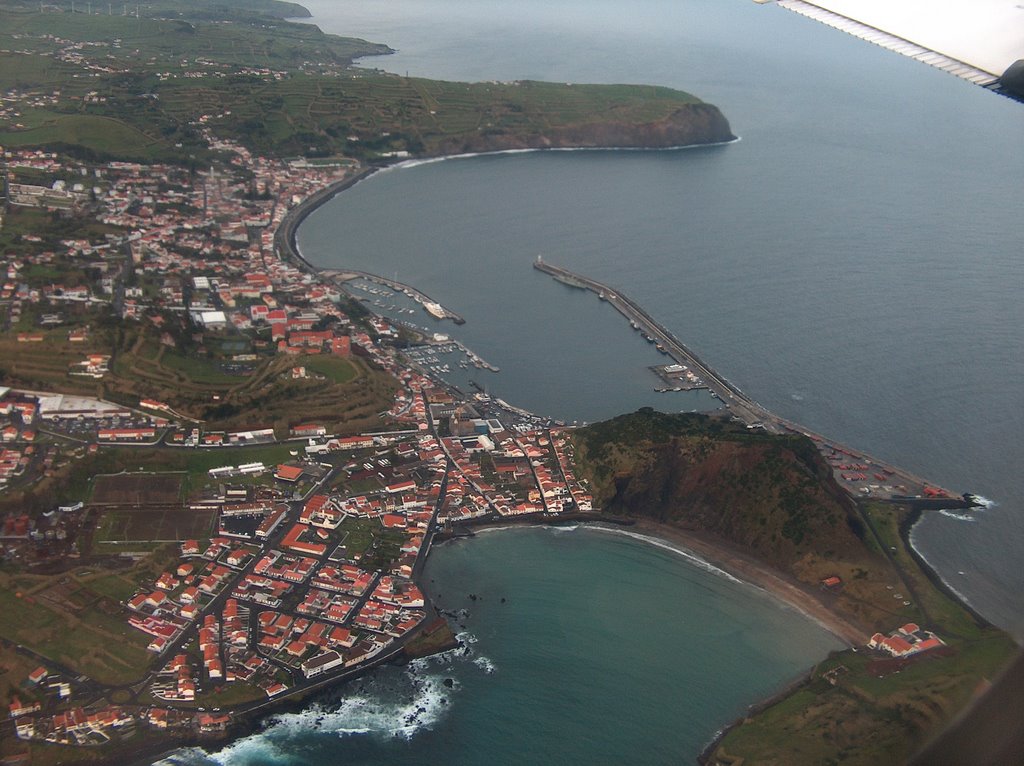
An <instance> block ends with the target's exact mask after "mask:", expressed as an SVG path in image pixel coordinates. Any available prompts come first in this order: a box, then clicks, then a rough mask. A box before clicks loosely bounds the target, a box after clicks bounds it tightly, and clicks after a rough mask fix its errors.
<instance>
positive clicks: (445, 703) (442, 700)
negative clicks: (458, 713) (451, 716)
mask: <svg viewBox="0 0 1024 766" xmlns="http://www.w3.org/2000/svg"><path fill="white" fill-rule="evenodd" d="M441 704H442V705H447V704H448V698H447V697H441Z"/></svg>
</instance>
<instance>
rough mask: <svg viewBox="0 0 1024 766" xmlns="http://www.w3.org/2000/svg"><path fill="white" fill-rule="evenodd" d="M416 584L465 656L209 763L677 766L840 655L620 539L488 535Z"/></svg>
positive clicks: (382, 684)
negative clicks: (762, 702) (445, 616)
mask: <svg viewBox="0 0 1024 766" xmlns="http://www.w3.org/2000/svg"><path fill="white" fill-rule="evenodd" d="M425 576H426V584H427V586H428V589H429V591H430V593H431V595H432V596H433V597H434V598H435V599H436V600H437V602H438V603H439V604H440V605H441V606H442V607H443V608H444V609H446V610H449V611H451V612H452V613H455V614H456V615H457V617H456V618H455V619H454V623H455V625H456V626H457V628H458V630H459V631H460V635H461V637H462V638H463V639H464V640H465V641H466V646H467V650H466V651H465V652H463V651H456V652H452V653H450V654H449V655H446V656H444V657H442V658H438V659H433V660H426V661H420V662H418V663H415V664H414V666H413V668H410V669H398V668H388V669H385V670H383V671H380V672H377V673H375V674H373V675H372V676H371V677H370V678H369V679H368V680H366V681H362V682H357V683H353V684H349V685H347V686H345V687H343V688H341V689H339V690H337V692H336V693H335V694H334V695H333V696H330V697H328V698H325V699H324V700H322V701H321V702H320V703H319V704H318V705H315V706H313V707H311V708H310V709H308V710H306V711H305V712H303V713H299V714H291V715H284V716H279V717H276V718H272V719H271V720H270V721H269V722H268V725H267V727H266V729H265V731H264V732H263V733H261V734H258V735H254V736H252V737H248V738H246V739H244V740H241V741H240V742H238V743H237V744H235V745H232V746H231V747H229V748H227V749H226V750H225V751H223V752H221V753H219V754H216V755H214V756H213V757H212V758H213V760H215V761H216V762H219V763H222V764H227V765H229V766H233V765H234V764H239V765H241V764H246V765H249V764H265V763H281V764H285V763H286V764H321V763H337V764H377V763H395V764H437V763H448V764H474V763H482V762H490V763H496V764H518V763H590V764H596V763H606V764H659V763H664V764H668V763H679V762H680V761H683V762H686V761H690V760H691V759H692V758H693V757H694V756H695V755H696V754H697V753H698V752H699V751H700V749H701V748H702V747H703V745H704V744H705V743H706V742H707V741H708V740H709V739H710V738H711V736H712V734H713V733H714V731H715V730H716V728H718V727H720V726H722V725H724V724H726V723H728V722H730V721H731V720H733V719H734V718H736V717H737V716H739V715H740V714H742V712H743V711H744V710H745V708H746V706H747V705H748V704H749V703H750V702H752V701H754V700H756V699H758V698H760V697H762V696H766V695H768V694H770V693H772V692H773V691H775V690H777V689H778V688H780V686H781V685H782V684H783V683H784V682H786V681H788V680H790V679H792V678H794V677H796V676H797V675H799V674H800V673H801V672H803V671H805V670H807V669H808V668H809V667H810V666H811V665H813V664H814V662H816V661H817V660H819V659H821V658H822V657H824V656H825V654H827V652H828V651H830V650H831V649H834V648H838V647H839V646H840V644H839V642H837V641H836V639H834V638H833V637H831V636H829V635H828V634H827V633H825V632H824V631H822V630H821V628H820V627H818V626H817V625H816V624H815V623H813V622H811V621H810V620H808V619H807V618H805V617H803V616H802V615H800V614H798V613H796V612H794V611H792V610H790V609H787V608H784V607H781V606H780V605H779V604H778V603H776V602H774V601H772V600H770V599H769V598H768V596H767V595H766V594H765V593H764V592H762V591H759V590H757V589H755V588H753V587H751V586H749V585H746V584H742V583H738V582H736V581H734V580H732V579H730V578H727V577H724V576H721V575H717V574H713V573H711V572H709V571H708V568H707V567H706V566H701V565H698V564H695V563H694V562H693V561H692V560H690V559H688V558H686V557H684V556H681V555H680V554H679V553H677V552H674V551H671V550H668V549H666V548H664V547H656V546H654V545H651V544H650V543H648V542H644V541H641V540H638V539H634V538H631V537H629V536H626V535H624V534H622V533H620V532H616V531H611V532H609V531H600V530H596V529H590V528H583V527H581V528H577V529H550V528H516V529H509V530H499V531H491V532H485V533H483V534H480V535H478V536H477V537H476V538H475V539H473V540H465V541H459V542H457V543H449V544H446V545H444V546H442V547H441V548H439V549H437V550H435V551H434V552H433V553H432V554H431V559H430V563H429V566H428V568H427V571H426V575H425ZM474 597H475V598H474ZM446 680H450V685H451V688H449V687H448V686H446V683H445V682H446ZM182 760H187V761H189V762H193V763H194V762H197V761H204V760H206V759H205V758H202V756H201V755H200V754H199V753H191V754H188V755H187V756H184V757H183V758H182Z"/></svg>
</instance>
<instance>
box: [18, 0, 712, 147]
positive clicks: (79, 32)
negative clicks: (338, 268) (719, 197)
mask: <svg viewBox="0 0 1024 766" xmlns="http://www.w3.org/2000/svg"><path fill="white" fill-rule="evenodd" d="M231 5H232V6H233V7H230V8H228V7H225V5H224V4H206V3H196V2H186V1H185V0H166V1H165V2H162V3H148V4H141V5H140V6H139V8H140V12H139V16H138V17H135V16H124V15H117V14H114V15H107V14H105V13H103V14H93V15H88V14H85V13H81V12H78V13H74V14H72V13H70V12H68V11H70V3H69V4H68V7H67V8H64V9H62V7H61V6H60V5H44V6H43V8H44V11H43V12H40V10H39V6H38V4H35V5H33V4H29V3H19V2H11V0H7V2H0V90H3V91H12V92H15V93H17V94H18V96H19V98H18V100H17V101H15V102H11V103H10V104H9V107H10V110H9V112H7V113H5V114H4V115H3V116H4V117H5V119H0V145H9V146H40V145H46V146H61V147H76V148H77V149H78V151H79V152H82V153H88V154H91V155H93V156H96V157H99V158H106V157H119V158H132V159H142V160H146V159H163V160H168V159H169V160H178V161H186V160H189V159H199V160H200V161H201V160H202V159H203V158H204V156H205V154H206V152H207V149H206V146H205V142H204V141H203V140H202V137H201V130H202V127H201V126H203V125H209V126H210V127H212V128H213V129H214V131H215V133H216V134H217V135H218V136H221V137H224V138H231V139H235V140H238V141H240V142H242V143H243V144H245V145H246V146H248V147H249V148H250V149H252V150H254V151H256V152H259V153H261V154H268V155H278V156H290V155H305V156H326V155H331V154H336V153H339V152H341V153H345V154H348V155H350V156H356V157H361V158H367V159H373V158H378V157H380V156H381V155H382V154H386V153H388V152H395V151H408V152H411V153H413V154H419V155H433V154H442V153H454V152H461V151H481V150H488V149H508V148H523V147H542V146H669V145H679V144H688V143H708V142H715V141H723V140H728V139H730V138H731V137H732V134H731V133H730V131H729V126H728V123H727V122H726V120H725V118H724V117H722V115H721V114H720V113H719V112H718V110H717V109H716V108H715V107H713V106H710V105H708V104H703V103H701V102H700V101H699V99H696V98H694V97H693V96H691V95H689V94H686V93H682V92H680V91H675V90H672V89H669V88H654V87H644V86H632V85H607V86H604V85H602V86H593V85H566V84H548V83H534V82H522V83H475V84H467V83H454V82H438V81H432V80H424V79H419V78H405V77H399V76H396V75H389V74H385V73H381V72H375V71H372V70H368V69H358V68H353V67H352V66H351V64H352V62H353V60H354V59H356V58H359V57H363V56H372V55H379V54H384V53H388V52H390V49H389V48H388V47H387V46H386V45H380V44H376V43H369V42H366V41H364V40H358V39H352V38H343V37H337V36H335V35H327V34H324V33H323V32H321V31H320V29H318V28H317V27H315V26H313V25H310V24H298V23H294V22H289V21H285V20H282V19H279V18H272V17H271V16H268V15H265V13H262V12H260V11H265V10H266V9H265V8H263V6H264V5H266V4H265V3H262V2H261V3H257V2H255V0H251V1H250V2H243V0H237V2H234V3H232V4H231ZM257 7H258V10H251V9H252V8H257Z"/></svg>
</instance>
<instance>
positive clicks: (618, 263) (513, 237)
mask: <svg viewBox="0 0 1024 766" xmlns="http://www.w3.org/2000/svg"><path fill="white" fill-rule="evenodd" d="M307 5H308V6H309V7H310V9H311V10H312V11H313V13H314V19H313V21H314V22H315V23H318V24H320V25H321V26H322V27H323V28H324V29H325V30H327V31H331V32H336V33H342V34H352V35H357V36H361V37H365V38H367V39H371V40H374V41H380V42H385V43H388V44H389V45H391V46H392V47H394V48H396V49H398V51H399V52H398V54H396V55H394V56H390V57H383V58H377V59H373V60H367V61H366V62H364V64H365V65H367V66H377V67H381V68H386V69H388V70H389V71H392V72H396V73H399V74H405V73H406V72H408V73H409V74H410V75H422V76H429V77H439V78H448V79H501V80H507V79H517V78H541V79H549V80H556V81H575V82H584V81H587V82H649V83H656V84H662V85H669V86H674V87H678V88H681V89H684V90H689V91H691V92H694V93H696V94H697V95H699V96H701V97H702V98H704V99H706V100H708V101H711V102H713V103H715V104H717V105H719V106H720V107H721V108H722V110H723V111H724V112H725V114H726V116H727V117H728V118H729V119H730V121H731V123H732V126H733V131H734V132H735V133H736V134H737V135H739V136H741V137H742V140H741V141H740V142H738V143H735V144H732V145H729V146H724V147H713V148H705V149H693V150H683V151H672V152H568V153H565V152H545V153H531V154H516V155H502V156H491V157H479V158H472V159H462V160H449V161H445V162H439V163H431V164H420V165H417V166H415V167H407V168H403V169H394V170H390V171H387V172H384V173H380V174H378V175H376V176H374V177H373V178H371V179H370V180H368V181H366V182H363V183H361V184H359V185H358V186H356V187H355V188H353V189H351V190H350V191H348V192H346V193H344V194H343V195H341V196H339V197H338V198H336V199H335V200H334V201H333V202H332V203H330V204H329V205H328V206H326V207H324V208H323V209H322V210H321V211H319V212H318V213H317V214H314V215H312V216H311V217H310V218H309V219H308V221H307V222H306V223H305V224H304V225H303V227H302V229H301V231H300V233H299V242H300V247H301V249H302V252H303V254H304V255H305V256H306V257H307V258H308V259H310V260H311V261H313V262H315V263H317V264H320V265H323V266H325V267H338V266H348V267H354V268H360V269H365V270H367V271H371V272H377V273H380V274H384V275H387V276H391V277H397V278H398V279H400V280H402V281H406V282H409V283H411V284H415V285H416V286H417V287H419V288H421V289H423V290H424V291H425V292H427V293H428V294H429V295H431V296H432V297H434V298H435V299H437V300H439V301H440V302H442V303H443V304H445V305H446V306H449V307H450V308H452V309H454V310H456V311H458V312H459V313H460V314H462V315H463V316H464V317H465V318H466V320H467V323H466V324H465V325H464V326H462V327H459V328H455V327H453V326H452V325H451V324H450V323H443V324H436V325H434V324H431V321H432V320H430V319H429V317H427V316H426V315H425V314H422V313H420V314H419V315H418V316H416V317H413V318H412V319H413V321H416V322H417V323H419V324H423V325H430V326H432V327H434V328H435V329H437V330H438V331H444V332H448V333H450V334H452V335H453V336H455V337H458V338H460V339H461V340H463V341H464V342H465V343H466V344H467V345H468V346H469V347H471V348H472V349H473V350H474V351H476V352H477V353H479V354H480V355H482V356H483V357H484V358H485V359H487V360H488V361H489V362H491V363H493V364H497V365H498V366H500V367H501V372H500V373H497V374H494V373H486V372H480V373H479V376H480V377H479V378H478V379H477V382H479V383H480V384H482V385H485V386H486V387H487V388H488V390H490V391H491V392H492V393H495V394H497V395H499V396H502V397H503V398H505V399H507V400H508V401H509V402H511V403H513V404H516V405H519V406H523V407H527V408H529V409H532V410H535V411H537V412H541V413H544V414H547V415H551V416H554V417H559V418H563V419H566V420H570V421H571V420H580V421H584V420H595V419H599V418H604V417H608V416H611V415H614V414H617V413H619V412H623V411H628V410H631V409H635V408H636V407H638V406H642V405H645V404H651V405H654V406H658V407H660V408H662V409H665V410H680V409H693V408H701V407H705V406H707V404H708V402H707V401H706V400H701V399H699V398H697V397H693V396H682V395H677V394H657V393H655V392H654V391H653V388H654V387H655V386H656V385H658V384H657V381H656V379H654V378H653V377H652V376H651V374H650V373H649V372H648V371H647V370H646V367H647V366H649V365H652V364H657V363H658V362H659V361H661V360H662V359H663V358H662V357H661V356H660V355H659V354H657V353H656V352H654V351H653V350H652V349H651V348H650V346H648V345H647V344H645V343H643V342H642V341H641V340H640V339H639V338H638V337H637V336H636V334H635V333H633V332H632V331H631V330H630V329H629V326H628V324H626V323H625V321H624V320H623V319H622V318H621V317H620V316H619V315H618V314H617V313H616V312H614V311H613V310H612V309H610V308H609V307H607V306H606V305H604V304H602V303H600V302H599V301H598V300H597V299H596V297H595V296H593V295H591V294H587V293H583V292H580V291H576V290H572V289H570V288H567V287H565V286H563V285H560V284H557V283H555V282H554V281H553V280H551V279H550V278H549V277H546V276H544V275H541V274H539V273H538V272H535V271H534V270H533V269H532V268H531V262H532V261H533V259H534V258H535V257H536V256H537V254H539V253H540V254H543V256H544V257H545V259H547V260H548V261H550V262H552V263H556V264H559V265H564V266H567V267H569V268H572V269H574V270H578V271H581V272H583V273H586V274H588V275H590V276H593V277H594V278H596V279H599V280H602V281H605V282H607V283H609V284H612V285H614V286H616V287H617V288H620V289H622V290H624V291H625V292H626V293H628V294H629V295H630V296H631V297H633V298H634V299H636V300H637V301H639V302H640V303H641V304H642V305H643V306H644V307H645V308H646V309H647V310H648V311H649V312H650V313H651V314H652V315H654V316H655V317H656V318H658V319H659V320H660V321H662V323H663V324H665V325H667V326H668V327H669V328H670V329H672V330H673V331H674V332H675V334H676V335H677V336H679V337H680V338H681V339H682V340H683V341H684V342H685V343H687V344H688V345H690V346H691V347H693V348H694V349H695V350H696V351H697V352H698V353H699V354H700V355H701V356H702V357H703V358H704V359H705V360H706V361H707V362H709V363H710V364H712V365H713V366H714V367H715V368H716V369H717V370H718V371H719V372H721V373H722V374H724V375H725V376H726V377H728V378H729V379H730V380H731V381H732V382H733V383H735V384H737V385H739V386H740V387H741V388H742V389H743V390H744V391H745V392H746V393H748V394H749V395H751V396H753V397H754V398H756V399H757V400H759V401H760V402H761V403H762V404H764V405H766V406H768V407H770V408H771V409H773V410H774V411H776V412H778V413H779V414H780V415H784V416H786V417H790V418H792V419H794V420H797V421H799V422H802V423H804V424H806V425H807V426H809V427H811V428H813V429H814V430H816V431H819V432H821V433H824V434H827V435H829V436H832V437H834V438H836V439H839V440H842V441H844V442H846V443H848V444H850V445H852V446H855V447H859V448H862V449H866V450H868V451H870V452H873V453H875V454H877V455H878V456H880V457H882V458H885V459H888V460H891V461H894V462H896V463H899V464H901V465H904V466H906V467H907V468H909V469H912V470H914V471H916V472H917V473H920V474H922V475H924V476H927V477H929V478H930V479H932V480H934V481H936V482H939V483H941V484H943V485H946V486H949V487H951V488H953V489H955V490H958V491H964V490H970V491H973V492H977V493H980V494H982V495H984V496H985V497H987V498H991V499H992V504H991V505H990V506H989V507H987V508H986V509H985V510H983V511H982V512H980V513H977V514H973V515H969V516H967V515H964V514H953V513H948V514H941V513H936V514H932V515H929V517H928V518H927V519H926V520H925V522H923V523H922V524H920V525H918V527H917V528H916V530H915V533H914V538H913V539H914V542H915V544H916V545H917V547H918V548H919V550H921V551H922V552H923V554H924V555H925V556H927V557H928V558H929V560H931V561H932V562H933V563H934V564H935V565H936V567H937V568H938V569H939V571H940V573H941V574H942V575H943V576H944V577H945V578H946V579H947V580H948V581H949V582H950V583H951V584H952V585H953V586H954V587H955V588H956V589H957V590H958V591H959V592H961V593H962V594H964V595H965V596H966V597H967V598H969V599H970V601H971V602H972V603H973V604H974V605H975V606H976V607H977V608H978V609H980V610H981V611H982V613H983V614H985V615H986V616H987V617H989V619H991V620H993V621H994V622H996V623H997V624H1000V625H1003V626H1005V627H1007V628H1009V629H1011V630H1013V631H1014V632H1015V633H1017V634H1018V635H1024V595H1022V594H1024V570H1022V569H1021V567H1020V566H1019V561H1020V555H1021V551H1022V550H1024V522H1022V511H1024V489H1022V487H1021V485H1020V482H1019V480H1018V478H1017V475H1018V473H1019V466H1020V465H1021V464H1022V463H1024V440H1022V439H1021V438H1020V436H1019V435H1020V433H1021V432H1022V427H1024V414H1022V413H1024V386H1021V384H1020V381H1021V380H1022V379H1024V353H1022V351H1024V321H1022V320H1024V308H1022V304H1021V302H1020V300H1019V297H1018V293H1019V290H1020V287H1021V285H1022V284H1024V258H1022V257H1021V256H1022V251H1024V248H1022V237H1021V235H1020V233H1019V232H1020V229H1019V225H1018V223H1019V205H1018V204H1017V202H1016V200H1017V199H1018V196H1019V185H1020V179H1021V178H1024V155H1022V153H1021V152H1020V151H1019V146H1018V145H1019V140H1020V136H1021V135H1024V130H1022V129H1024V110H1022V108H1021V106H1020V104H1016V103H1013V102H1010V101H1007V100H1004V99H1001V98H999V97H997V96H995V95H993V94H991V93H989V92H987V91H984V90H981V89H979V88H976V87H973V86H970V85H968V84H966V83H964V82H962V81H960V80H957V79H956V78H953V77H951V76H949V75H945V74H942V73H940V72H938V71H936V70H932V69H929V68H928V67H926V66H924V65H921V64H918V63H916V62H913V61H911V60H909V59H905V58H902V57H900V56H898V55H896V54H893V53H891V52H888V51H884V50H881V49H878V48H875V47H873V46H871V45H869V44H867V43H864V42H862V41H859V40H855V39H853V38H849V37H847V36H844V35H842V34H841V33H838V32H836V31H834V30H831V29H829V28H827V27H824V26H821V25H818V24H816V23H814V22H811V21H809V20H807V19H805V18H803V17H800V16H798V15H796V14H792V13H789V12H786V11H785V10H783V9H780V8H778V7H776V6H774V5H764V6H762V5H756V4H753V3H750V2H748V1H747V0H671V1H669V0H642V1H641V2H637V3H629V4H626V3H621V2H611V0H596V1H588V2H586V3H584V2H582V0H553V1H551V2H544V3H541V2H539V1H537V0H527V1H526V2H520V3H515V4H510V3H500V2H497V0H476V1H475V2H468V0H415V2H414V1H413V0H389V1H388V2H386V3H385V2H380V1H375V2H366V1H365V0H360V2H352V1H348V0H346V1H345V2H336V1H333V0H332V1H330V2H328V0H315V1H314V2H310V3H307ZM405 318H410V317H409V315H405ZM961 572H962V574H961ZM427 576H428V578H430V579H431V580H433V582H430V583H428V590H429V591H430V592H431V593H432V594H435V595H437V596H438V598H439V600H440V602H441V604H442V606H443V607H445V608H447V609H451V610H453V611H458V610H461V609H468V614H466V615H465V616H464V617H463V618H462V619H460V621H459V624H460V630H463V631H464V636H465V637H466V639H467V642H468V646H469V653H468V654H464V655H455V656H449V657H446V658H444V659H443V660H440V661H434V662H432V663H423V664H421V665H420V666H418V667H417V668H416V669H415V671H414V672H410V671H408V670H405V669H398V668H389V669H387V670H384V671H381V672H379V673H375V674H373V675H371V676H370V677H368V678H367V679H366V680H365V681H363V682H360V683H359V684H353V685H348V686H346V687H343V688H341V689H339V690H337V692H336V693H335V696H333V697H330V698H326V699H324V700H322V701H321V702H320V703H319V704H318V705H317V706H314V707H312V708H311V709H309V710H307V711H305V712H303V713H301V714H296V715H286V716H280V717H276V718H272V719H270V720H268V722H267V723H266V726H265V728H264V730H263V731H262V732H261V733H259V734H257V735H254V736H252V737H248V738H245V739H243V740H240V741H239V742H237V743H235V744H234V745H232V746H231V747H229V748H228V749H226V750H225V751H222V752H220V753H218V754H215V755H212V756H208V755H205V754H203V753H201V752H195V751H193V752H191V753H188V754H185V755H183V756H182V758H185V759H186V760H199V761H204V762H206V761H208V760H213V761H214V762H217V763H223V764H263V763H281V764H300V763H327V762H330V763H339V764H342V763H369V762H371V761H373V762H382V763H438V762H448V763H479V762H481V761H483V760H488V761H495V762H498V763H522V762H538V763H545V762H548V763H550V762H556V761H569V762H591V763H624V762H625V763H628V762H635V763H658V762H668V761H671V762H680V761H682V762H688V761H690V759H691V758H692V757H694V756H695V755H696V753H697V751H698V750H699V749H700V747H701V745H702V744H703V743H704V742H706V741H707V739H709V738H710V737H711V736H712V734H713V732H714V731H715V729H716V728H717V727H719V726H722V725H724V724H726V723H728V722H729V721H730V720H731V719H733V718H734V717H735V716H736V715H738V714H740V713H741V712H742V710H743V709H744V706H745V705H747V704H750V703H752V702H754V701H756V700H757V699H759V698H760V697H762V696H764V695H765V694H768V693H770V692H771V691H773V690H775V689H778V688H780V687H781V686H782V685H783V684H784V683H786V681H787V680H789V679H791V678H792V677H793V676H794V675H795V674H796V673H798V672H799V671H800V670H801V669H806V668H807V667H808V666H809V665H810V664H811V663H812V662H813V661H814V660H815V659H818V658H820V657H822V656H824V654H825V653H826V652H827V651H828V649H829V647H830V646H831V645H832V644H831V641H832V639H830V638H829V637H828V636H827V635H826V634H824V633H823V632H821V631H820V630H819V629H817V628H816V627H815V626H814V625H813V624H811V623H809V622H807V621H806V620H805V619H804V618H803V617H801V616H799V615H795V614H793V613H792V612H790V611H788V610H786V609H784V608H781V607H780V606H778V605H777V604H775V603H773V602H772V601H770V600H769V599H767V598H766V597H764V596H763V595H762V594H759V593H757V592H756V591H752V590H751V589H750V588H749V587H748V586H743V585H739V584H736V583H733V582H731V581H729V580H728V579H726V578H723V577H721V576H720V575H717V574H715V573H714V572H710V571H707V569H706V568H701V567H700V566H697V565H695V564H694V563H693V562H690V561H688V560H686V559H684V558H682V557H679V556H677V555H675V554H671V553H669V552H667V551H664V550H662V549H659V548H657V547H655V546H652V545H649V544H647V543H644V542H642V541H639V540H633V539H629V538H621V537H611V536H609V535H607V534H605V533H600V532H594V531H586V532H585V531H582V530H578V531H573V532H565V531H551V530H515V531H507V532H495V533H490V534H485V535H481V536H480V537H479V538H477V539H475V540H472V541H468V542H465V543H459V544H456V545H451V546H445V547H443V548H441V549H439V550H437V551H435V552H434V553H433V554H432V558H431V562H430V565H429V568H428V573H427ZM577 578H578V579H577ZM471 593H475V594H477V596H478V599H477V600H476V601H472V600H471V599H469V594H471ZM480 596H482V597H483V598H482V599H481V598H479V597H480ZM501 598H505V599H506V601H505V603H502V602H501ZM732 652H738V653H737V654H732ZM446 679H450V680H451V683H450V686H449V685H446V683H445V681H446Z"/></svg>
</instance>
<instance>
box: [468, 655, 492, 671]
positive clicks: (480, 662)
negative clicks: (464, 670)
mask: <svg viewBox="0 0 1024 766" xmlns="http://www.w3.org/2000/svg"><path fill="white" fill-rule="evenodd" d="M473 664H474V665H476V666H477V667H478V668H480V669H481V670H483V671H484V673H493V672H494V671H495V670H497V669H498V666H497V665H495V664H494V661H493V660H491V659H490V658H488V657H484V656H483V655H481V656H479V657H477V658H476V659H475V660H473Z"/></svg>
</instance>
